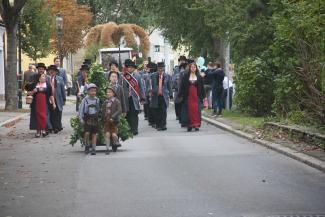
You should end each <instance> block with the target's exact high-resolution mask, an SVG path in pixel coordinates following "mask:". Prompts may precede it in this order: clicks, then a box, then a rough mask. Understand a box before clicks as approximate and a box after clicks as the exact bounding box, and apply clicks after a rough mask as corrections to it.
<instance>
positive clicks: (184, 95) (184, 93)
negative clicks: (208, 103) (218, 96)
mask: <svg viewBox="0 0 325 217" xmlns="http://www.w3.org/2000/svg"><path fill="white" fill-rule="evenodd" d="M196 77H197V84H198V86H197V92H198V97H199V100H200V102H201V103H203V99H204V98H205V91H204V85H203V79H202V77H201V75H200V74H197V75H196ZM189 86H190V73H188V72H186V73H185V74H184V76H183V78H182V82H181V88H180V90H179V93H178V97H179V98H180V99H182V101H183V102H184V101H187V99H188V92H189Z"/></svg>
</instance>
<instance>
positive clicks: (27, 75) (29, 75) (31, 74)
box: [24, 64, 37, 84]
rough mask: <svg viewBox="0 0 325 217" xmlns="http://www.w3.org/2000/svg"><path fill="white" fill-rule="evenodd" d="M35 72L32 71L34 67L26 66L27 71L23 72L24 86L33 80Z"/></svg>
mask: <svg viewBox="0 0 325 217" xmlns="http://www.w3.org/2000/svg"><path fill="white" fill-rule="evenodd" d="M36 74H37V73H36V72H35V70H34V66H33V65H32V64H30V65H29V66H28V70H27V71H25V72H24V84H27V83H31V82H33V81H34V80H33V78H34V77H35V76H36Z"/></svg>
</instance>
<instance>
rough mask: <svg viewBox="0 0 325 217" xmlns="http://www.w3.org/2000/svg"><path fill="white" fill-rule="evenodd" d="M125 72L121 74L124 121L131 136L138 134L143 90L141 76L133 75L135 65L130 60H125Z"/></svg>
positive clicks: (143, 95) (143, 96)
mask: <svg viewBox="0 0 325 217" xmlns="http://www.w3.org/2000/svg"><path fill="white" fill-rule="evenodd" d="M124 65H125V68H126V71H125V72H124V73H123V81H122V83H123V90H124V96H125V103H126V110H127V113H126V119H127V121H128V123H129V125H130V127H131V130H132V133H133V135H137V134H138V125H139V117H138V115H139V113H140V111H141V104H143V103H144V99H145V89H144V85H143V83H142V81H141V76H140V75H139V74H136V73H134V71H135V69H136V67H137V66H136V64H135V63H134V62H133V61H132V60H131V59H127V60H125V63H124Z"/></svg>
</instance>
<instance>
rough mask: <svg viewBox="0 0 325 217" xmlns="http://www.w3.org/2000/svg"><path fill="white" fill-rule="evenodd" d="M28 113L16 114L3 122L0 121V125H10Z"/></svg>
mask: <svg viewBox="0 0 325 217" xmlns="http://www.w3.org/2000/svg"><path fill="white" fill-rule="evenodd" d="M28 115H29V113H25V114H21V115H17V116H16V117H14V118H11V119H9V120H6V121H4V122H0V127H9V126H12V125H14V124H16V123H17V122H18V121H20V120H21V119H22V118H24V117H26V116H28Z"/></svg>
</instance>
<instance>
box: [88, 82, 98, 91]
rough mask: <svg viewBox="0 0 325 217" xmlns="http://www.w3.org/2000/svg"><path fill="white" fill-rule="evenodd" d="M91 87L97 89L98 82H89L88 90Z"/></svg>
mask: <svg viewBox="0 0 325 217" xmlns="http://www.w3.org/2000/svg"><path fill="white" fill-rule="evenodd" d="M91 88H96V89H97V86H96V84H93V83H91V84H88V86H87V90H90V89H91Z"/></svg>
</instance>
